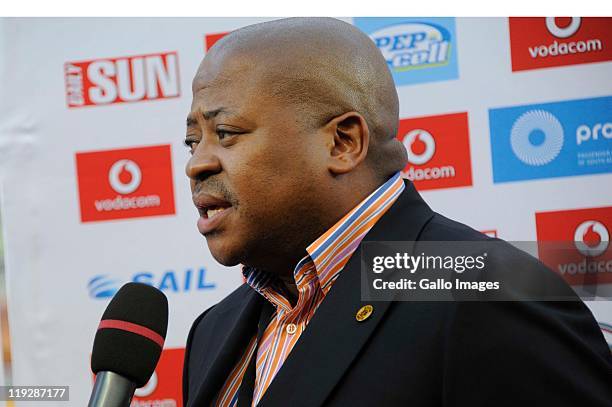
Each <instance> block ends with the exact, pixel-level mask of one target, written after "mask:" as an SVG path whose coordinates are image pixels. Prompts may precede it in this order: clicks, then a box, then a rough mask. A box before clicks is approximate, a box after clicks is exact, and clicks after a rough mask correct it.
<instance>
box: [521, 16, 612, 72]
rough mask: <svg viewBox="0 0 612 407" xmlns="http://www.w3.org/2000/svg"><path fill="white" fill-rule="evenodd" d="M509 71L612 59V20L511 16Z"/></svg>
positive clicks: (600, 18) (604, 18)
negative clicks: (510, 69) (510, 68)
mask: <svg viewBox="0 0 612 407" xmlns="http://www.w3.org/2000/svg"><path fill="white" fill-rule="evenodd" d="M509 25H510V49H511V55H512V71H524V70H529V69H540V68H549V67H555V66H563V65H575V64H584V63H590V62H602V61H610V60H612V19H611V18H607V17H582V18H581V17H546V18H544V17H511V18H510V20H509Z"/></svg>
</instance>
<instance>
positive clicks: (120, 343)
mask: <svg viewBox="0 0 612 407" xmlns="http://www.w3.org/2000/svg"><path fill="white" fill-rule="evenodd" d="M167 329H168V300H167V298H166V296H165V295H164V294H163V293H162V292H161V291H159V290H158V289H156V288H153V287H151V286H149V285H146V284H140V283H127V284H125V285H124V286H123V287H121V289H120V290H119V291H118V292H117V294H115V296H114V297H113V299H112V300H111V302H110V303H109V304H108V307H106V311H104V314H103V315H102V320H101V321H100V325H99V327H98V331H97V332H96V337H95V339H94V345H93V351H92V356H91V370H92V371H93V372H94V373H96V374H97V373H98V372H103V371H109V372H114V373H117V374H119V375H121V376H123V377H125V378H127V379H128V380H130V381H131V382H133V383H135V384H136V386H137V387H142V386H144V385H145V384H146V383H147V381H149V378H150V377H151V375H152V374H153V372H154V370H155V366H157V362H158V361H159V357H160V355H161V351H162V348H163V345H164V340H165V338H166V331H167Z"/></svg>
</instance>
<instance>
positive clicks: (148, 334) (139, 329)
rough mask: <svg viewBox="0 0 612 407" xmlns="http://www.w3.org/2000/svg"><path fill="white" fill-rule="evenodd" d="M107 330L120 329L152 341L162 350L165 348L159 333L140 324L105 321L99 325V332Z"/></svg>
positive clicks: (115, 320)
mask: <svg viewBox="0 0 612 407" xmlns="http://www.w3.org/2000/svg"><path fill="white" fill-rule="evenodd" d="M105 328H113V329H119V330H122V331H126V332H131V333H133V334H136V335H140V336H144V337H145V338H147V339H150V340H152V341H153V342H155V343H156V344H158V345H159V347H160V348H163V347H164V338H162V336H161V335H160V334H158V333H157V332H155V331H153V330H151V329H149V328H147V327H145V326H142V325H138V324H133V323H131V322H126V321H121V320H118V319H103V320H102V321H100V325H98V330H100V329H105Z"/></svg>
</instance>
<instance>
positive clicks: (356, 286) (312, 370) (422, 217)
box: [258, 182, 434, 407]
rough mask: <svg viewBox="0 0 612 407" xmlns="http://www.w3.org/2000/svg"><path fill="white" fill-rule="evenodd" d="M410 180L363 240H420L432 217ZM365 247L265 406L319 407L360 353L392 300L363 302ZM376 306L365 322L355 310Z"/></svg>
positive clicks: (300, 342)
mask: <svg viewBox="0 0 612 407" xmlns="http://www.w3.org/2000/svg"><path fill="white" fill-rule="evenodd" d="M433 214H434V213H433V212H432V210H431V209H430V208H429V206H427V204H426V203H425V202H424V201H423V200H422V199H421V197H420V196H419V194H418V193H417V192H416V189H415V188H414V186H413V185H412V183H410V182H406V188H405V190H404V191H403V192H402V194H401V195H400V197H399V198H398V200H397V201H396V202H395V203H394V204H393V206H391V208H389V210H388V211H387V213H385V215H383V217H382V218H381V219H380V220H379V221H378V222H377V223H376V225H374V227H373V228H372V229H371V230H370V232H369V233H368V234H367V235H366V236H365V238H364V241H415V240H417V239H418V236H419V234H420V231H421V230H422V228H423V226H424V225H425V224H426V223H427V222H428V221H429V219H431V217H432V216H433ZM360 259H361V250H360V249H357V250H356V251H355V253H354V254H353V256H352V257H351V259H350V260H349V262H348V263H347V265H346V266H345V268H344V270H343V271H342V272H341V273H340V276H339V277H338V279H337V280H336V282H335V283H334V286H333V287H332V289H331V290H330V292H329V293H328V294H327V296H326V298H325V300H323V302H322V303H321V305H320V306H319V308H318V309H317V312H316V313H315V315H314V317H313V318H312V320H311V321H310V322H309V324H308V327H307V328H306V330H305V331H304V333H303V334H302V336H301V337H300V339H299V340H298V343H297V344H296V346H295V348H294V349H293V350H292V351H291V353H290V354H289V356H288V358H287V360H286V361H285V362H284V363H283V366H282V368H281V369H280V370H279V372H278V373H277V375H276V377H275V378H274V380H273V381H272V383H271V384H270V386H269V387H268V389H267V391H266V393H265V394H264V396H263V398H262V399H261V401H260V403H259V404H258V405H260V406H308V407H312V406H320V405H322V404H323V403H324V401H325V399H326V398H327V397H328V395H329V393H330V392H331V390H332V389H333V387H334V386H335V385H336V383H337V382H338V381H339V380H340V378H341V377H342V376H343V374H344V372H345V371H346V369H347V368H348V367H349V365H350V364H351V362H352V361H353V359H355V357H356V356H357V354H358V353H359V351H360V350H361V348H362V347H363V345H364V343H365V342H366V341H367V339H368V337H369V336H370V335H372V333H373V332H374V330H375V329H376V326H377V325H378V324H379V322H380V321H381V320H382V318H383V316H384V314H385V312H386V311H387V310H388V308H389V306H390V304H391V301H384V302H372V301H369V302H365V301H362V300H361V270H360ZM368 303H369V304H372V305H373V306H374V312H373V313H372V315H371V316H370V317H369V318H368V319H367V320H365V321H363V322H357V320H356V319H355V314H356V312H357V310H359V309H360V308H361V307H362V306H363V305H366V304H368Z"/></svg>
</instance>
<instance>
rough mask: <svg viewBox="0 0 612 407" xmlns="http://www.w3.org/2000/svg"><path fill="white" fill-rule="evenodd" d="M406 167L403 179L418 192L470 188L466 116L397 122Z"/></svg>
mask: <svg viewBox="0 0 612 407" xmlns="http://www.w3.org/2000/svg"><path fill="white" fill-rule="evenodd" d="M398 139H399V140H400V141H401V142H402V143H403V145H404V147H405V149H406V154H407V156H408V164H407V165H406V167H405V168H404V170H403V172H402V173H403V176H404V177H405V178H408V179H409V180H411V181H412V182H414V185H415V186H416V188H417V189H419V190H426V189H438V188H451V187H459V186H469V185H472V171H471V164H470V146H469V134H468V124H467V113H453V114H446V115H439V116H426V117H419V118H412V119H402V120H400V125H399V132H398Z"/></svg>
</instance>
